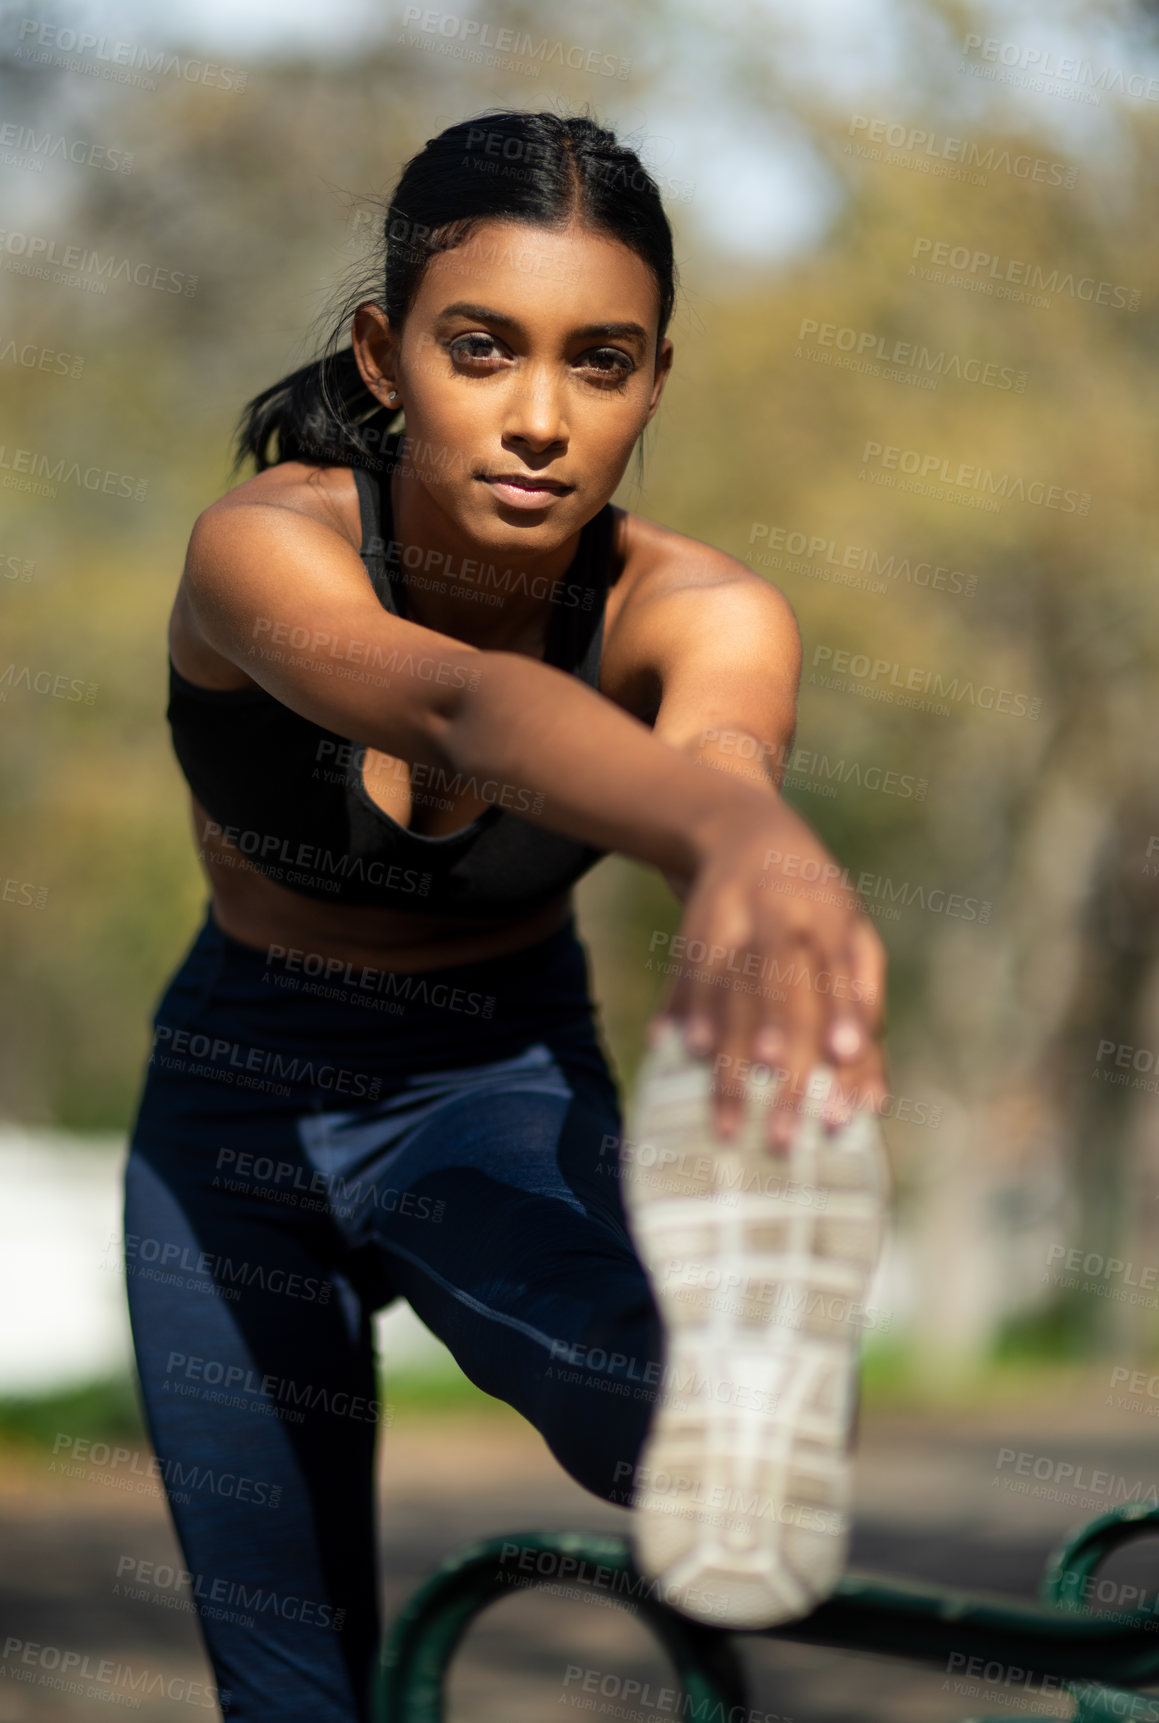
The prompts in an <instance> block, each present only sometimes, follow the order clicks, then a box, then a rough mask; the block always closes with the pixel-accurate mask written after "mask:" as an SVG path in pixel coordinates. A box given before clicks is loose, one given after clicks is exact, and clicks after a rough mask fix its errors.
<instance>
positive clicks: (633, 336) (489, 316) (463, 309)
mask: <svg viewBox="0 0 1159 1723" xmlns="http://www.w3.org/2000/svg"><path fill="white" fill-rule="evenodd" d="M439 317H440V318H443V317H477V318H478V319H479V321H480V322H481V323H497V324H499V326H500V327H501V328H504V329H510V330H512V332H513V333H514V334H516V335H524V336H525V335H526V334H527V331H526V329H525V328H524V327H523V324H522V323H520V321H519V319H518V318H517V317H509V316H508V315H507V313H506V312H505V311H495V310H493V309H492V308H491V306H489V305H472V304H469V303H468V302H467V301H466V300H464V299H456V300H455V302H454V303H453V304H452V305H444V306H443V309H442V310H441V311H440V312H439ZM571 334H572V336H576V335H581V336H584V337H586V338H588V339H592V340H595V339H601V340H604V341H610V340H621V341H623V340H628V341H639V342H644V341H646V340H647V339H648V331H647V330H646V329H645V328H644V327H643V325H642V324H640V323H585V324H584V326H583V327H582V328H581V329H573V330H572V331H571Z"/></svg>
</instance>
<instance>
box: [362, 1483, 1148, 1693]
mask: <svg viewBox="0 0 1159 1723" xmlns="http://www.w3.org/2000/svg"><path fill="white" fill-rule="evenodd" d="M1148 1532H1150V1533H1156V1532H1159V1509H1157V1508H1145V1507H1141V1506H1130V1507H1125V1508H1121V1509H1118V1510H1115V1511H1114V1512H1111V1513H1107V1514H1103V1515H1101V1516H1100V1517H1099V1518H1098V1519H1096V1520H1092V1521H1091V1522H1090V1523H1089V1524H1088V1525H1086V1526H1083V1527H1082V1528H1081V1529H1080V1530H1079V1531H1078V1532H1077V1533H1075V1534H1074V1535H1073V1536H1072V1537H1071V1538H1070V1539H1069V1540H1068V1541H1067V1542H1066V1543H1065V1544H1063V1545H1062V1546H1061V1547H1060V1548H1059V1549H1058V1550H1056V1551H1055V1552H1054V1554H1053V1555H1052V1556H1051V1557H1050V1559H1049V1561H1048V1563H1047V1566H1046V1570H1045V1573H1044V1575H1043V1578H1042V1582H1041V1585H1040V1587H1039V1595H1040V1597H1041V1599H1042V1601H1041V1602H1040V1603H1037V1604H1036V1603H1024V1602H1022V1601H1021V1600H1020V1599H1018V1598H1013V1597H1008V1596H1004V1595H1003V1594H1001V1593H998V1592H965V1591H948V1590H944V1589H942V1588H940V1587H937V1586H930V1585H921V1584H914V1583H910V1582H908V1581H900V1580H891V1579H888V1578H886V1577H884V1576H882V1575H879V1574H867V1573H848V1574H846V1575H845V1577H844V1578H843V1579H842V1580H841V1582H840V1584H839V1586H838V1588H837V1591H836V1592H835V1593H834V1595H833V1596H832V1597H831V1598H829V1599H828V1600H827V1601H826V1602H825V1603H824V1604H822V1605H821V1606H820V1607H819V1608H817V1609H815V1610H814V1611H813V1613H812V1614H811V1615H808V1616H806V1617H804V1618H802V1619H801V1620H799V1621H793V1622H788V1623H786V1624H785V1625H784V1626H782V1627H776V1628H768V1629H761V1630H751V1629H720V1628H715V1627H710V1626H706V1625H705V1624H703V1623H701V1622H698V1621H694V1620H692V1619H691V1617H689V1616H685V1615H682V1614H681V1613H680V1612H679V1611H678V1610H675V1609H672V1608H670V1607H669V1606H668V1605H667V1604H665V1603H664V1602H663V1601H662V1600H661V1599H659V1598H658V1597H657V1596H656V1595H655V1587H654V1586H650V1584H649V1582H648V1581H646V1580H645V1579H644V1578H643V1577H642V1576H641V1575H640V1574H639V1572H638V1571H637V1569H636V1566H635V1564H634V1562H633V1560H632V1555H631V1547H630V1545H629V1542H628V1540H627V1539H626V1538H623V1537H614V1536H610V1535H604V1536H601V1535H597V1534H588V1533H583V1532H552V1531H530V1532H522V1533H513V1534H512V1535H511V1536H509V1537H502V1538H486V1539H483V1540H482V1541H480V1542H478V1543H475V1544H471V1545H470V1546H469V1547H468V1548H466V1549H463V1550H459V1551H457V1552H456V1553H455V1554H453V1555H451V1556H448V1557H447V1559H446V1560H445V1561H444V1562H442V1563H441V1564H440V1566H439V1567H438V1568H436V1569H435V1571H434V1572H433V1573H432V1574H431V1575H430V1576H429V1578H428V1579H427V1580H425V1581H424V1583H423V1584H422V1585H421V1586H420V1587H419V1589H418V1590H417V1591H416V1592H415V1593H414V1594H413V1596H412V1597H411V1598H410V1600H409V1602H408V1603H407V1604H406V1606H405V1607H404V1608H403V1610H402V1611H401V1612H400V1614H399V1616H398V1617H397V1619H396V1621H395V1623H394V1625H393V1627H392V1629H391V1631H390V1633H389V1635H388V1637H387V1638H386V1640H385V1641H384V1645H383V1651H382V1657H381V1660H380V1665H379V1669H378V1671H377V1676H376V1683H375V1695H374V1702H375V1710H374V1716H375V1723H444V1716H445V1710H444V1708H445V1694H446V1681H447V1673H448V1670H449V1668H450V1663H451V1659H452V1657H453V1656H454V1653H455V1648H456V1646H457V1645H458V1643H459V1641H460V1640H461V1639H462V1637H463V1635H464V1634H465V1633H466V1631H467V1628H468V1627H469V1626H470V1624H471V1622H472V1620H473V1619H474V1617H475V1616H476V1615H478V1614H479V1612H480V1611H481V1610H483V1609H485V1608H486V1606H487V1605H488V1604H489V1603H492V1602H494V1601H495V1599H496V1598H499V1597H510V1596H511V1595H512V1593H513V1592H514V1591H516V1590H518V1589H520V1588H521V1587H522V1586H524V1585H529V1586H534V1585H537V1584H547V1583H551V1582H559V1581H561V1580H563V1581H568V1582H569V1583H576V1584H580V1585H591V1584H595V1585H596V1586H598V1587H600V1588H602V1589H604V1590H606V1592H607V1595H608V1596H609V1597H610V1598H612V1599H613V1600H614V1601H620V1602H622V1603H623V1604H624V1605H625V1607H630V1608H631V1609H632V1610H633V1611H634V1612H635V1613H636V1614H637V1615H638V1617H639V1619H641V1620H642V1621H644V1622H645V1623H647V1625H648V1626H649V1627H650V1628H651V1629H652V1631H653V1632H654V1634H655V1635H656V1638H657V1639H658V1640H659V1642H660V1644H661V1645H662V1647H663V1648H664V1650H665V1652H666V1653H667V1655H668V1657H669V1658H670V1660H671V1662H672V1664H673V1666H674V1668H675V1671H676V1678H677V1684H678V1686H679V1687H680V1688H681V1689H682V1690H683V1694H684V1704H683V1706H682V1708H681V1709H680V1710H679V1711H678V1713H677V1714H678V1715H681V1716H691V1717H693V1718H703V1719H708V1720H712V1723H729V1719H730V1715H731V1717H732V1718H734V1719H735V1718H737V1717H740V1718H744V1717H746V1716H747V1714H748V1713H747V1706H748V1699H747V1696H746V1691H745V1680H744V1671H743V1668H742V1665H741V1662H740V1658H739V1657H738V1655H737V1649H736V1644H735V1640H736V1639H738V1638H739V1637H740V1636H741V1634H742V1633H744V1634H748V1633H751V1632H753V1631H758V1632H759V1633H760V1636H761V1637H762V1638H770V1639H788V1640H795V1641H798V1642H800V1643H804V1644H809V1645H830V1646H836V1647H840V1648H841V1649H842V1650H845V1651H869V1652H874V1653H876V1654H879V1655H884V1656H889V1657H902V1658H908V1659H910V1660H913V1661H916V1662H918V1663H924V1664H933V1665H936V1666H938V1667H939V1668H941V1669H942V1671H943V1672H950V1673H955V1674H961V1675H963V1676H964V1677H966V1678H967V1679H969V1678H970V1677H969V1674H968V1672H969V1671H970V1670H971V1668H973V1670H974V1671H975V1678H978V1679H980V1682H981V1684H982V1685H983V1686H985V1685H986V1684H987V1683H990V1682H992V1683H993V1684H994V1686H995V1695H996V1702H997V1704H999V1705H1000V1704H1001V1703H1002V1699H1001V1697H1000V1695H1001V1692H1002V1691H1003V1689H1005V1691H1006V1692H1007V1693H1009V1692H1011V1690H1012V1687H1013V1681H1012V1677H1013V1676H1014V1675H1017V1676H1018V1677H1019V1680H1020V1681H1021V1682H1022V1683H1023V1684H1024V1686H1026V1689H1027V1691H1029V1692H1034V1693H1035V1694H1036V1695H1037V1696H1041V1695H1042V1694H1043V1693H1044V1692H1045V1693H1046V1694H1051V1693H1053V1694H1057V1695H1058V1696H1059V1699H1060V1701H1061V1700H1064V1699H1066V1698H1067V1696H1068V1695H1073V1696H1074V1698H1075V1699H1076V1701H1077V1709H1076V1710H1075V1711H1074V1713H1073V1723H1112V1720H1114V1723H1124V1720H1126V1723H1159V1696H1157V1697H1154V1698H1152V1697H1150V1696H1148V1695H1146V1694H1141V1693H1139V1692H1138V1691H1135V1690H1137V1689H1138V1688H1140V1687H1142V1686H1145V1685H1147V1684H1149V1683H1152V1684H1153V1683H1159V1615H1156V1614H1152V1613H1148V1612H1142V1611H1119V1612H1117V1613H1116V1614H1115V1615H1114V1616H1107V1615H1102V1616H1100V1615H1099V1614H1098V1613H1092V1612H1091V1611H1090V1610H1089V1609H1088V1608H1087V1607H1086V1603H1085V1601H1084V1600H1085V1599H1086V1598H1087V1597H1089V1595H1090V1589H1091V1588H1090V1585H1089V1584H1088V1582H1089V1581H1091V1580H1092V1579H1093V1576H1094V1574H1095V1572H1096V1570H1097V1569H1098V1567H1099V1566H1100V1564H1101V1563H1102V1562H1104V1561H1105V1560H1106V1559H1107V1557H1108V1556H1109V1555H1110V1554H1111V1553H1112V1551H1114V1550H1115V1549H1117V1548H1119V1547H1120V1546H1121V1545H1122V1544H1124V1543H1126V1542H1128V1541H1129V1540H1130V1539H1132V1538H1136V1537H1139V1536H1140V1535H1142V1534H1145V1533H1148ZM601 1576H606V1577H601ZM975 1659H977V1660H980V1661H979V1662H974V1661H973V1660H975ZM987 1667H989V1668H997V1669H998V1671H999V1676H998V1677H994V1676H991V1675H989V1674H987V1673H986V1670H987ZM1036 1680H1037V1682H1038V1686H1037V1687H1034V1686H1032V1685H1029V1684H1030V1683H1032V1682H1034V1681H1036ZM1044 1683H1048V1684H1049V1685H1045V1686H1044ZM737 1706H739V1707H740V1710H739V1711H735V1710H733V1707H737ZM1021 1715H1022V1716H1024V1717H1025V1716H1026V1715H1027V1712H1026V1710H1025V1709H1023V1711H1022V1713H1021ZM1033 1715H1035V1716H1037V1717H1039V1718H1040V1719H1042V1723H1049V1720H1048V1719H1046V1718H1045V1717H1044V1715H1043V1713H1042V1712H1041V1711H1038V1710H1037V1709H1036V1710H1035V1711H1034V1712H1033ZM969 1723H1008V1719H1007V1718H1002V1719H999V1718H998V1717H997V1716H995V1717H993V1718H982V1717H978V1716H975V1717H973V1718H971V1719H970V1720H969ZM1009 1723H1013V1716H1012V1715H1011V1716H1010V1718H1009Z"/></svg>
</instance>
